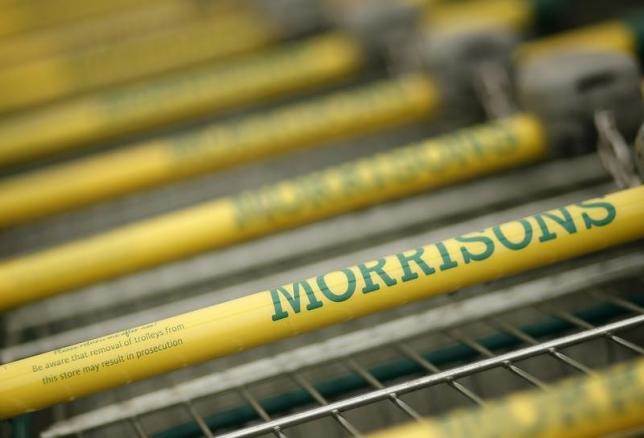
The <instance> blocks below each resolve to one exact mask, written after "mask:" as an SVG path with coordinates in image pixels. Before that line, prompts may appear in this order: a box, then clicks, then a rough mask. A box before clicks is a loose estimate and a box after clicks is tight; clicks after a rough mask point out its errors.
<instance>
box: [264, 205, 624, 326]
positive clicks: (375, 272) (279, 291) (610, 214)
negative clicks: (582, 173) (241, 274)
mask: <svg viewBox="0 0 644 438" xmlns="http://www.w3.org/2000/svg"><path fill="white" fill-rule="evenodd" d="M576 209H577V210H578V211H577V212H576V213H577V214H576V215H573V214H572V213H571V211H570V209H569V208H568V207H564V208H559V209H556V210H552V211H549V212H545V213H539V214H536V215H534V216H531V217H528V218H525V219H520V220H518V221H516V223H518V224H520V225H521V227H520V228H519V229H520V232H519V233H518V235H512V236H508V235H506V234H507V232H506V231H504V228H505V229H506V230H507V228H506V227H505V226H495V227H492V228H490V229H488V230H485V231H482V232H478V233H469V234H465V235H462V236H459V237H456V238H455V239H453V242H456V243H457V245H453V244H449V245H447V244H446V243H445V242H438V243H436V244H434V245H429V246H426V247H423V248H417V249H414V250H411V251H405V252H403V253H399V254H396V255H394V256H393V257H389V258H386V259H385V258H380V259H377V260H375V261H371V262H367V263H362V264H359V265H357V266H356V267H353V268H345V269H342V270H340V271H335V272H331V273H327V274H323V275H320V276H318V277H316V278H315V279H311V280H303V281H298V282H295V283H292V284H289V285H286V286H283V287H278V288H275V289H271V290H270V291H269V292H270V296H271V300H272V303H273V309H274V313H273V315H272V319H273V321H280V320H283V319H285V318H288V317H289V316H291V315H292V314H297V313H301V312H302V311H303V308H302V300H303V299H304V300H306V307H305V309H306V310H307V311H313V310H315V309H319V308H321V307H323V306H324V305H325V301H326V303H342V302H344V301H347V300H349V299H351V298H352V297H353V296H354V295H355V293H356V292H361V293H362V294H372V293H384V292H386V290H387V289H388V288H391V287H395V286H396V285H397V284H398V283H399V282H401V283H405V282H409V281H415V280H418V279H420V278H421V277H428V276H431V275H435V274H436V273H437V272H444V271H447V270H450V269H455V268H458V267H459V266H461V265H468V264H471V263H478V262H483V261H485V260H488V259H489V258H491V257H493V256H494V253H495V251H497V250H499V249H502V248H507V249H509V250H511V251H516V252H517V253H520V252H521V251H522V250H524V249H525V248H527V247H528V246H530V245H547V244H548V242H552V241H554V240H556V239H559V238H561V237H562V236H565V235H574V234H577V233H578V230H580V229H582V228H583V227H584V226H585V227H586V229H588V230H591V229H595V228H601V227H605V226H607V225H609V224H611V223H612V222H613V221H614V220H615V218H616V217H617V209H616V208H615V207H614V206H613V205H612V204H610V203H608V202H606V201H602V200H592V201H587V202H582V203H580V204H577V207H576ZM555 227H556V228H555ZM430 252H431V253H432V254H429V255H428V253H430ZM517 257H520V254H517ZM330 279H334V280H335V281H331V280H330ZM338 280H339V281H338Z"/></svg>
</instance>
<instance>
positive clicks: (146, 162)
mask: <svg viewBox="0 0 644 438" xmlns="http://www.w3.org/2000/svg"><path fill="white" fill-rule="evenodd" d="M334 43H337V42H334V41H331V44H334ZM326 49H328V47H327V48H326ZM334 50H335V49H334ZM349 50H351V49H349ZM321 54H322V55H325V54H326V55H327V56H326V57H323V56H322V57H320V58H319V59H318V60H317V62H319V64H317V65H318V66H319V68H321V69H322V70H323V71H324V69H325V68H328V67H330V66H331V65H332V64H331V63H332V62H333V60H334V56H335V53H334V52H333V51H325V49H324V48H323V49H322V51H321ZM347 55H349V56H353V54H352V52H351V53H349V54H347ZM306 58H307V59H306V60H304V62H303V63H302V65H301V67H300V68H301V69H304V70H307V69H308V68H311V67H312V66H313V65H314V64H315V63H316V61H313V60H312V59H311V60H309V59H308V58H309V57H308V56H307V57H306ZM328 58H331V59H328ZM351 59H353V58H351ZM308 61H311V63H309V62H308ZM283 64H284V63H282V66H281V67H282V68H283V69H284V71H283V72H281V73H279V75H285V76H286V77H285V79H286V80H288V78H289V75H290V73H293V72H294V71H295V70H289V68H293V69H294V68H295V67H296V65H293V66H291V67H286V66H285V65H283ZM341 67H342V68H344V67H346V66H341ZM325 73H326V72H325ZM307 75H309V79H311V78H312V76H313V75H312V74H311V72H310V71H307V72H305V74H304V75H303V76H307ZM231 80H233V81H235V80H241V81H242V84H240V85H241V87H236V89H235V88H232V89H228V92H231V91H232V92H233V93H234V92H236V93H237V94H239V93H243V92H244V85H245V84H243V78H234V77H233V78H231ZM233 83H234V82H233ZM223 94H224V95H225V91H224V92H223ZM146 100H147V99H146ZM167 105H173V104H172V103H170V102H169V103H167ZM438 105H439V97H438V91H437V89H436V86H435V84H434V82H433V81H432V80H431V79H430V78H428V77H426V76H423V75H410V76H405V77H401V78H399V79H392V80H384V81H381V82H376V83H372V84H369V85H367V86H363V87H360V88H356V89H353V90H351V91H347V92H344V91H343V92H339V93H337V94H334V95H329V96H325V97H321V98H317V99H314V100H310V101H308V102H306V103H300V104H295V105H290V106H287V107H284V108H278V109H276V110H273V111H271V112H268V113H264V114H260V115H256V116H251V117H248V118H244V119H241V120H240V121H238V122H235V123H225V124H214V125H211V126H210V127H207V128H205V129H202V130H198V131H195V132H190V133H188V134H185V135H181V136H176V137H163V138H160V139H155V140H151V141H149V142H146V143H143V144H139V145H136V146H133V147H130V148H127V149H121V150H116V151H114V152H109V153H103V154H100V155H97V156H95V157H89V158H86V159H82V160H76V161H73V162H71V163H69V164H62V165H59V166H54V167H51V168H45V169H43V170H42V171H36V172H30V173H26V174H23V175H18V176H16V177H13V178H9V179H6V180H4V181H1V182H0V226H7V225H11V224H15V223H19V222H21V221H24V220H29V219H33V218H36V217H40V216H43V215H46V214H51V213H55V212H60V211H64V210H67V209H70V208H73V207H77V206H79V205H83V204H87V203H90V202H96V201H98V200H102V199H108V198H111V197H114V196H118V195H122V194H125V193H129V192H132V191H135V190H140V189H143V188H146V187H150V186H154V185H160V184H163V183H167V182H169V181H173V180H177V179H181V178H186V177H188V176H191V175H196V174H199V173H204V172H209V171H213V170H218V169H223V168H226V167H231V166H234V165H238V164H240V163H244V162H248V161H251V160H256V159H259V158H263V157H266V156H269V155H274V154H277V153H283V152H286V151H289V150H294V149H298V148H303V147H306V146H311V145H317V144H320V143H323V142H328V141H330V140H334V139H340V138H348V137H351V136H355V135H360V134H366V133H369V132H374V131H378V130H383V129H385V128H387V127H393V126H400V125H403V124H404V123H409V122H412V121H416V120H420V119H423V118H429V117H430V116H431V115H432V113H433V112H434V111H435V109H436V108H437V106H438ZM173 108H174V107H171V108H170V109H173ZM124 111H127V110H126V109H124ZM75 114H77V115H78V116H81V117H85V118H91V117H95V115H92V114H91V113H89V112H85V113H83V111H82V109H80V108H79V109H75ZM60 115H61V114H59V113H56V114H53V115H52V117H59V116H60ZM76 120H77V121H78V122H80V119H76ZM85 123H89V122H85ZM51 126H57V124H56V123H53V124H51ZM86 126H87V125H86Z"/></svg>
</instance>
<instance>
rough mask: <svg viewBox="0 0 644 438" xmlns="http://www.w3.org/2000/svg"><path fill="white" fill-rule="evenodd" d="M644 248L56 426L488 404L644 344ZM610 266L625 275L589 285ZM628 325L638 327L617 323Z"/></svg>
mask: <svg viewBox="0 0 644 438" xmlns="http://www.w3.org/2000/svg"><path fill="white" fill-rule="evenodd" d="M643 258H644V257H643V256H642V253H641V251H640V250H637V251H635V252H633V253H631V254H630V255H627V256H616V257H611V258H610V260H609V261H608V262H607V261H606V260H604V261H595V262H593V263H590V264H588V265H586V266H583V267H578V268H575V269H570V270H566V271H564V272H561V273H558V274H552V275H548V276H545V277H541V278H537V279H533V280H530V281H526V282H524V283H522V284H520V285H516V286H512V287H509V288H504V289H500V290H498V291H496V292H494V293H489V294H487V293H486V294H484V295H480V296H479V295H474V296H473V297H471V298H468V299H466V300H465V301H458V300H456V298H455V297H452V298H450V299H448V300H446V302H445V303H444V304H443V305H441V306H439V307H438V308H433V309H432V308H430V309H429V310H425V311H424V312H419V313H416V314H412V315H407V316H404V317H401V318H399V319H396V320H392V321H389V322H385V323H382V324H380V325H373V326H368V327H367V328H364V329H362V330H358V331H355V332H352V333H348V334H342V335H339V336H336V337H335V338H332V339H328V340H322V341H318V342H315V343H312V344H310V345H305V346H302V347H299V348H296V349H294V350H291V351H287V352H284V353H282V354H278V355H275V356H272V357H270V356H269V357H266V358H262V357H263V355H262V354H261V353H259V354H257V357H259V359H256V360H255V361H254V362H249V363H247V364H245V365H240V366H237V367H233V368H230V369H226V370H225V371H220V372H216V373H213V374H211V375H208V376H204V377H198V378H195V379H193V380H191V381H187V382H183V383H181V384H172V383H169V384H168V385H167V387H164V388H163V389H160V390H157V391H154V392H152V393H148V394H143V395H141V394H137V395H136V396H134V397H132V398H129V399H124V400H123V401H120V402H115V403H113V404H110V405H107V406H104V407H102V408H98V409H96V410H94V411H89V412H86V413H84V414H81V415H78V416H76V417H72V418H70V419H67V420H62V421H59V422H58V423H57V424H54V425H53V426H52V427H51V428H50V429H49V430H47V431H45V432H44V434H43V436H45V437H55V436H67V435H70V434H76V435H79V434H82V435H88V436H113V435H114V434H116V433H119V434H121V435H125V436H130V435H132V436H136V435H138V436H154V435H158V434H160V435H159V436H195V435H204V436H212V435H213V434H215V432H216V434H217V435H218V434H220V433H223V432H231V430H234V429H238V430H237V431H236V432H234V433H233V434H232V435H231V436H252V435H257V434H264V433H268V434H275V435H279V436H281V435H284V434H287V435H288V436H342V435H343V434H347V433H348V434H349V435H355V436H358V435H360V433H364V432H366V431H370V430H373V429H374V428H378V427H383V426H387V425H391V424H392V423H396V422H399V421H403V420H404V419H405V418H417V417H419V416H421V415H430V414H431V415H435V414H437V413H440V412H444V411H445V410H447V409H450V408H452V407H455V406H462V405H464V404H467V403H465V402H466V401H468V400H469V403H475V404H482V403H485V400H487V399H489V398H490V397H497V396H499V395H500V394H503V393H506V392H511V391H515V390H519V389H523V388H525V387H528V386H536V387H540V388H544V387H547V385H548V382H550V381H552V380H555V379H556V378H559V377H561V376H564V375H568V374H571V373H586V374H590V373H592V372H593V371H592V369H594V368H597V367H602V366H604V365H606V364H608V363H612V362H616V361H619V360H624V359H626V358H629V357H633V356H636V355H640V354H642V353H643V350H642V348H641V345H642V342H643V341H644V339H643V337H642V334H643V333H642V331H641V329H639V330H638V327H640V324H641V323H642V322H644V316H642V315H643V312H642V308H641V306H640V305H641V304H642V303H644V278H643V277H641V272H642V266H644V265H642V262H643V260H642V259H643ZM593 272H594V273H596V275H595V276H593V275H592V273H593ZM603 274H606V275H607V277H606V278H611V279H612V281H611V282H609V283H608V284H606V285H604V286H602V287H590V288H589V287H588V286H589V285H593V284H598V282H599V281H600V280H598V278H599V277H601V275H603ZM638 274H639V276H638ZM555 285H561V287H555ZM584 287H585V288H584ZM580 288H582V290H583V291H582V292H576V293H575V294H573V295H572V296H571V295H570V293H571V291H575V290H576V291H579V289H580ZM625 291H626V292H628V293H626V292H625ZM633 292H635V293H633ZM510 310H512V311H511V312H510ZM499 313H500V314H499ZM544 321H546V322H544ZM526 323H528V325H526ZM595 325H596V326H598V327H599V328H597V327H595ZM544 326H545V327H546V328H548V327H549V329H544V328H543V327H544ZM640 328H641V327H640ZM627 329H630V333H629V335H630V336H629V337H630V338H632V340H627V339H625V338H623V337H621V336H618V335H615V334H614V332H616V331H622V330H627ZM570 330H572V331H573V333H572V334H571V335H568V333H569V331H570ZM596 338H602V339H604V341H603V342H604V343H603V344H602V343H601V342H599V344H598V341H597V340H596ZM576 344H578V345H576ZM572 345H576V346H575V347H571V346H572ZM598 348H599V349H600V350H598ZM506 351H507V352H506ZM598 351H602V352H603V353H602V354H598V353H597V352H598ZM446 357H447V359H446ZM547 359H550V361H548V360H547ZM499 369H502V370H503V371H504V372H505V373H509V374H507V375H504V374H502V373H499ZM544 373H545V375H544ZM422 374H426V375H422ZM419 375H421V377H418V376H419ZM512 377H513V378H512ZM166 383H168V382H166ZM427 387H429V389H424V388H427ZM421 389H422V391H421ZM427 391H429V392H430V393H432V394H434V393H435V396H434V395H427ZM450 391H452V392H450ZM356 392H357V393H358V395H353V394H355V393H356ZM454 394H457V395H459V394H460V398H459V397H454ZM383 401H384V402H383ZM385 402H386V403H385ZM383 403H384V404H383ZM311 405H314V406H313V407H311ZM231 406H232V407H231ZM365 406H366V407H365ZM302 409H304V410H302ZM292 411H296V413H294V414H289V412H292ZM285 414H286V415H285ZM275 417H277V419H276V420H274V418H275ZM253 423H255V424H253ZM300 423H303V424H300ZM177 425H179V426H177ZM248 425H250V427H247V428H246V429H244V428H243V427H244V426H248ZM294 425H297V426H294ZM211 428H212V429H214V432H213V431H212V430H211Z"/></svg>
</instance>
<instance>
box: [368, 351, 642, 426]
mask: <svg viewBox="0 0 644 438" xmlns="http://www.w3.org/2000/svg"><path fill="white" fill-rule="evenodd" d="M642 426H644V359H637V360H633V361H632V362H628V363H624V364H620V365H617V366H614V367H612V368H610V369H608V370H606V371H603V372H601V373H598V374H597V375H592V376H590V377H578V378H575V379H569V380H566V381H564V382H560V383H558V384H556V385H555V386H553V387H551V388H548V389H547V390H546V391H536V390H535V391H531V392H524V393H520V394H515V395H511V396H509V397H507V398H505V399H502V400H499V401H496V402H493V403H490V404H488V405H485V406H483V407H481V408H478V409H467V410H459V411H456V412H453V413H450V414H448V415H446V416H444V417H439V418H437V419H428V420H426V421H422V422H418V423H414V424H408V425H404V426H400V427H396V428H392V429H390V430H386V431H382V432H377V433H374V434H373V435H370V436H371V437H373V438H416V437H418V438H420V437H422V438H442V437H447V436H449V437H451V438H466V437H467V438H469V437H473V436H476V437H479V438H492V437H494V438H513V437H518V436H531V437H535V438H537V437H548V438H577V437H590V436H605V435H611V434H615V433H618V432H622V431H626V430H631V429H637V428H641V427H642Z"/></svg>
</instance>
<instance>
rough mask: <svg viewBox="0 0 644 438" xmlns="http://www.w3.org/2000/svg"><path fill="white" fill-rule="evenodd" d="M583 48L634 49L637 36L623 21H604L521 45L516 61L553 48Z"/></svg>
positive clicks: (630, 50) (553, 49)
mask: <svg viewBox="0 0 644 438" xmlns="http://www.w3.org/2000/svg"><path fill="white" fill-rule="evenodd" d="M571 48H574V49H575V50H579V49H587V50H592V51H597V50H609V51H619V52H623V53H626V54H629V55H632V54H634V53H637V37H636V35H635V34H634V33H633V31H632V30H631V28H629V27H628V26H627V25H626V24H625V23H623V22H621V21H608V22H605V23H601V24H597V25H594V26H587V27H583V28H580V29H575V30H572V31H569V32H564V33H561V34H559V35H556V36H553V37H549V38H543V39H540V40H537V41H534V42H528V43H524V44H522V45H521V47H520V48H519V50H518V52H517V58H518V60H519V61H520V62H525V61H526V60H527V59H529V58H533V57H535V56H539V55H541V54H543V53H552V52H553V51H561V50H569V49H571Z"/></svg>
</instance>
